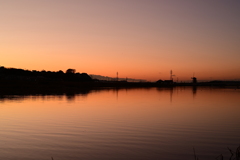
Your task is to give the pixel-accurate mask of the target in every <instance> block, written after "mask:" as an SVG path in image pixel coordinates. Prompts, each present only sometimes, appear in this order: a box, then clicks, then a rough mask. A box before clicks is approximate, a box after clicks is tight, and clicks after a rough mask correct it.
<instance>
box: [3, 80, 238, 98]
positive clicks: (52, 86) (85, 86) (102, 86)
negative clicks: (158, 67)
mask: <svg viewBox="0 0 240 160" xmlns="http://www.w3.org/2000/svg"><path fill="white" fill-rule="evenodd" d="M152 87H157V88H174V87H193V89H194V88H196V87H213V88H215V87H217V88H232V89H240V82H239V81H233V82H202V83H153V82H121V81H118V82H111V81H109V82H66V81H63V82H61V81H46V82H41V83H39V82H32V81H31V82H25V81H9V82H8V81H4V82H3V81H0V96H1V95H39V94H46V95H59V94H60V95H61V94H88V93H90V92H91V91H92V90H106V89H131V88H152Z"/></svg>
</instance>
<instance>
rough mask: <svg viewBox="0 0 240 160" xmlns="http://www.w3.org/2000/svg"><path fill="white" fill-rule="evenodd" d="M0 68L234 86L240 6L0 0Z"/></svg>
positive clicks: (204, 1) (221, 1) (177, 0)
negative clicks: (219, 82) (231, 82)
mask: <svg viewBox="0 0 240 160" xmlns="http://www.w3.org/2000/svg"><path fill="white" fill-rule="evenodd" d="M0 66H5V67H13V68H22V69H29V70H39V71H41V70H50V71H58V70H63V71H66V70H67V69H68V68H73V69H76V71H77V72H80V73H82V72H85V73H88V74H97V75H103V76H110V77H115V76H116V72H118V73H119V77H122V78H125V77H128V78H136V79H146V80H149V81H156V80H158V79H163V80H166V79H169V77H170V76H169V75H170V70H172V71H173V74H174V75H175V76H174V79H175V80H176V79H178V80H179V81H185V80H190V78H191V77H192V76H193V73H194V75H195V76H196V77H197V78H198V79H199V80H215V79H219V80H240V1H239V0H199V1H194V0H0Z"/></svg>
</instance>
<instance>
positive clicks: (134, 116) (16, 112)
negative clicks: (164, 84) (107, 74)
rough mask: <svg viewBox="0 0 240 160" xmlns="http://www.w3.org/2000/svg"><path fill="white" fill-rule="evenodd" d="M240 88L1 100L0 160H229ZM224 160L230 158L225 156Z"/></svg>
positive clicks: (238, 122) (239, 126)
mask: <svg viewBox="0 0 240 160" xmlns="http://www.w3.org/2000/svg"><path fill="white" fill-rule="evenodd" d="M239 97H240V90H235V89H217V88H203V87H198V88H196V87H195V88H192V87H175V88H148V89H143V88H142V89H103V90H89V91H84V92H78V93H64V94H57V95H56V94H54V95H53V94H41V95H2V96H0V124H1V128H0V143H1V145H0V159H9V160H15V159H20V160H21V159H22V160H27V159H29V160H30V159H41V160H45V159H46V160H49V159H51V157H53V158H54V160H67V159H68V160H69V159H71V160H74V159H76V160H77V159H85V160H93V159H104V160H108V159H119V160H120V159H131V160H132V159H143V160H145V159H151V160H155V159H164V160H173V159H174V160H178V159H190V160H191V159H193V160H194V153H193V147H194V148H195V150H196V154H197V156H198V157H199V159H215V158H216V157H217V156H218V155H220V154H223V155H224V157H227V158H228V157H229V158H230V152H229V151H228V149H227V147H229V148H231V149H233V150H234V149H236V148H237V146H238V145H239V144H240V134H239V133H240V119H239V111H240V107H239V104H240V98H239ZM229 158H228V159H229Z"/></svg>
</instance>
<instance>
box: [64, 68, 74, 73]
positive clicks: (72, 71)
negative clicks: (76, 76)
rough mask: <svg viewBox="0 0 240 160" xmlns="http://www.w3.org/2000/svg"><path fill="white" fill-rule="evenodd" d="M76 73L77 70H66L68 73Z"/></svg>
mask: <svg viewBox="0 0 240 160" xmlns="http://www.w3.org/2000/svg"><path fill="white" fill-rule="evenodd" d="M75 72H76V70H75V69H71V68H69V69H67V70H66V73H75Z"/></svg>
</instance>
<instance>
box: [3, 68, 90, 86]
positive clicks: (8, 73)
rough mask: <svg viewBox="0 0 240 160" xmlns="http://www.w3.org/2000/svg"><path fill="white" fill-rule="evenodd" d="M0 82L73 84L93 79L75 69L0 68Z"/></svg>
mask: <svg viewBox="0 0 240 160" xmlns="http://www.w3.org/2000/svg"><path fill="white" fill-rule="evenodd" d="M0 80H8V81H18V80H20V81H71V82H89V81H92V78H91V77H90V76H89V75H88V74H87V73H79V72H77V73H76V70H75V69H71V68H69V69H67V70H66V72H65V73H64V72H63V71H62V70H59V71H57V72H55V71H45V70H42V71H37V70H32V71H30V70H24V69H18V68H6V67H4V66H1V67H0Z"/></svg>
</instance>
